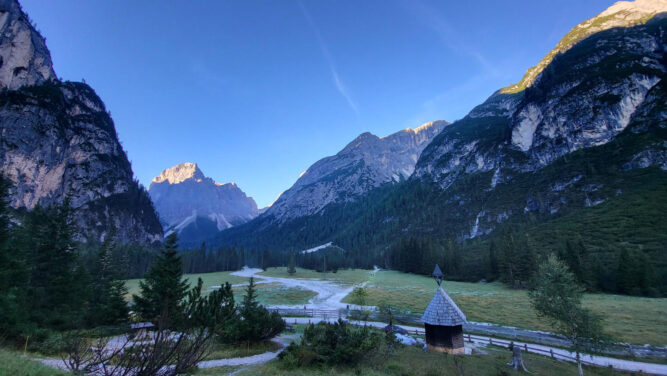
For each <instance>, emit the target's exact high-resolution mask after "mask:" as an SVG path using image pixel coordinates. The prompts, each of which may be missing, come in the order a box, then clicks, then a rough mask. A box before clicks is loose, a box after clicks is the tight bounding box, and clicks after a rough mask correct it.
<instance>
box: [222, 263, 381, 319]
mask: <svg viewBox="0 0 667 376" xmlns="http://www.w3.org/2000/svg"><path fill="white" fill-rule="evenodd" d="M261 272H262V269H250V268H243V269H242V270H239V271H238V272H234V273H232V275H235V276H238V277H253V278H255V279H257V280H259V281H261V282H263V283H280V284H282V285H284V286H287V287H296V288H301V289H304V290H310V291H314V292H315V293H317V295H316V296H315V297H313V298H312V299H310V300H309V301H308V308H314V309H322V310H334V309H339V308H345V307H346V306H347V304H345V303H342V302H341V300H343V299H344V298H345V297H346V296H347V295H348V294H349V293H351V292H352V290H353V289H354V286H351V287H343V286H340V285H339V284H337V283H334V282H331V281H322V280H317V279H297V278H280V277H267V276H263V275H260V274H257V273H261ZM371 273H372V272H371ZM273 307H276V308H303V306H302V305H278V306H273Z"/></svg>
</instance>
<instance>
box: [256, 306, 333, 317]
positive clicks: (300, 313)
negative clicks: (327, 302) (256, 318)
mask: <svg viewBox="0 0 667 376" xmlns="http://www.w3.org/2000/svg"><path fill="white" fill-rule="evenodd" d="M268 310H269V311H271V312H278V314H280V316H283V317H321V318H323V319H339V318H344V317H345V311H341V310H337V309H329V310H327V309H309V308H277V307H268Z"/></svg>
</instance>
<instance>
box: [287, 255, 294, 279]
mask: <svg viewBox="0 0 667 376" xmlns="http://www.w3.org/2000/svg"><path fill="white" fill-rule="evenodd" d="M295 266H296V262H295V261H294V253H292V254H290V256H289V264H287V273H289V275H294V273H296V267H295Z"/></svg>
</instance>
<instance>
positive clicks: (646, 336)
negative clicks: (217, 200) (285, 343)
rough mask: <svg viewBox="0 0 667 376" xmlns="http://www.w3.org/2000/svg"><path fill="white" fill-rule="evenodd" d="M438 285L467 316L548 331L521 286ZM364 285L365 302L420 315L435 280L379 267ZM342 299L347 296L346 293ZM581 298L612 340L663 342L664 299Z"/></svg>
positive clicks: (666, 332) (666, 333)
mask: <svg viewBox="0 0 667 376" xmlns="http://www.w3.org/2000/svg"><path fill="white" fill-rule="evenodd" d="M443 286H444V288H445V290H446V291H447V292H448V293H449V294H450V296H451V297H452V299H454V301H455V302H456V304H458V305H459V307H460V308H461V310H463V312H464V313H465V314H466V316H467V318H468V320H470V321H477V322H488V323H493V324H499V325H509V326H515V327H518V328H523V329H532V330H544V331H551V330H552V329H551V327H550V326H549V325H548V322H547V321H546V320H544V319H540V318H538V317H537V315H536V314H535V311H534V310H533V309H532V307H531V305H530V301H529V299H528V294H527V292H526V291H525V290H514V289H510V288H507V287H506V286H504V285H503V284H500V283H468V282H453V281H446V282H444V283H443ZM367 287H368V297H367V299H366V304H368V305H378V304H381V303H385V304H389V305H391V306H392V307H394V308H399V309H401V310H405V311H410V312H412V313H414V314H421V313H422V312H423V311H424V309H426V306H427V305H428V303H429V302H430V301H431V298H432V297H433V293H434V291H435V282H433V279H432V278H429V277H425V276H419V275H414V274H407V273H401V272H395V271H379V272H377V273H376V274H375V276H374V277H372V278H371V279H370V281H369V283H368V285H367ZM343 301H344V302H351V301H353V300H352V299H351V297H350V296H348V297H346V298H345V299H344V300H343ZM583 303H584V306H585V307H587V308H589V309H591V310H592V311H593V312H596V313H598V314H601V315H602V316H603V317H604V320H605V326H606V329H607V332H608V333H609V334H611V335H612V336H613V337H614V339H615V340H616V341H619V342H628V343H634V344H641V345H643V344H651V345H656V346H666V345H667V315H665V312H667V299H665V298H643V297H632V296H623V295H609V294H586V295H585V296H584V300H583ZM629 329H630V330H629Z"/></svg>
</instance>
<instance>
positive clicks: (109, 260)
mask: <svg viewBox="0 0 667 376" xmlns="http://www.w3.org/2000/svg"><path fill="white" fill-rule="evenodd" d="M114 236H115V231H113V230H112V231H110V232H109V234H107V237H106V238H105V239H104V242H103V243H102V246H101V247H100V251H99V254H98V257H97V262H96V265H95V277H96V278H95V279H94V281H93V292H92V299H91V309H90V314H89V323H90V324H91V325H117V324H122V323H125V322H127V321H128V313H129V310H128V308H127V304H126V303H125V295H126V294H127V287H125V282H124V281H123V280H122V279H121V275H120V272H119V270H118V269H117V268H116V266H115V265H114V262H113V251H114V248H115V242H114Z"/></svg>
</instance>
